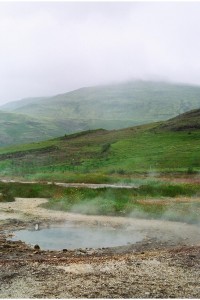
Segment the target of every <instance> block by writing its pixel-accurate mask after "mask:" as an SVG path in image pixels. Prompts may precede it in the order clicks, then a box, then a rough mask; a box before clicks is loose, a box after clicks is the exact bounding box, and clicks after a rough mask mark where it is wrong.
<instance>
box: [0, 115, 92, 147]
mask: <svg viewBox="0 0 200 300" xmlns="http://www.w3.org/2000/svg"><path fill="white" fill-rule="evenodd" d="M83 129H88V126H87V122H82V121H80V120H70V121H69V120H63V121H61V120H55V119H45V118H34V117H31V116H28V115H23V114H19V113H10V112H5V111H0V147H2V146H7V145H16V144H21V143H24V142H26V143H29V142H33V141H41V140H45V139H48V138H52V137H56V136H59V135H61V134H65V133H66V132H73V131H80V130H83Z"/></svg>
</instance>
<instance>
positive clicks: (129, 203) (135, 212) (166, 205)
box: [0, 180, 200, 223]
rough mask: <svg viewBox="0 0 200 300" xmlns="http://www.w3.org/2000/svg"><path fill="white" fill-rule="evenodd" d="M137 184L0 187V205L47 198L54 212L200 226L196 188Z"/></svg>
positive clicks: (162, 184)
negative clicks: (133, 186) (121, 185)
mask: <svg viewBox="0 0 200 300" xmlns="http://www.w3.org/2000/svg"><path fill="white" fill-rule="evenodd" d="M140 183H143V184H142V185H140V186H138V188H132V189H124V188H120V189H119V188H118V189H116V188H99V189H89V188H64V187H60V186H56V185H54V184H53V185H47V184H41V183H40V184H22V183H9V184H8V183H0V193H2V194H4V195H6V193H8V191H9V193H8V194H7V196H8V197H7V199H6V198H4V199H2V200H1V201H11V200H12V199H11V198H10V195H12V197H25V198H33V197H43V198H48V199H49V201H48V202H47V203H45V204H44V205H43V206H44V207H46V208H49V209H54V210H62V211H70V212H75V213H84V214H92V215H95V214H96V215H114V216H116V215H118V216H128V217H139V218H154V219H160V218H162V219H166V220H174V221H184V222H188V223H198V222H200V201H199V199H198V197H199V196H200V186H199V185H197V184H196V185H195V184H171V183H163V182H161V181H156V180H154V181H149V182H148V181H146V180H144V181H141V180H140ZM138 184H139V182H138ZM177 197H179V201H177ZM180 197H187V201H184V200H180ZM181 199H186V198H181ZM27 201H28V200H27ZM30 201H31V200H30Z"/></svg>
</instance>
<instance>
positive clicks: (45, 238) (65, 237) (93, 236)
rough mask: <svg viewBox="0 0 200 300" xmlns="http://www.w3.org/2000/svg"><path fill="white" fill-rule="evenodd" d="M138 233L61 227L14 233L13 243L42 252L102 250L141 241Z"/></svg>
mask: <svg viewBox="0 0 200 300" xmlns="http://www.w3.org/2000/svg"><path fill="white" fill-rule="evenodd" d="M143 238H144V237H143V235H142V234H141V233H140V232H139V231H134V230H131V231H130V230H125V229H114V228H110V227H101V228H100V227H87V226H84V227H83V226H81V227H80V226H79V227H78V226H62V227H50V228H41V229H39V230H35V229H32V230H31V229H29V230H28V229H25V230H19V231H15V232H14V236H13V237H12V238H11V240H13V241H17V240H21V241H23V242H25V243H26V244H30V245H35V244H38V245H39V246H40V248H41V249H42V250H62V249H77V248H103V247H116V246H124V245H127V244H129V243H130V244H134V243H136V242H139V241H141V240H142V239H143Z"/></svg>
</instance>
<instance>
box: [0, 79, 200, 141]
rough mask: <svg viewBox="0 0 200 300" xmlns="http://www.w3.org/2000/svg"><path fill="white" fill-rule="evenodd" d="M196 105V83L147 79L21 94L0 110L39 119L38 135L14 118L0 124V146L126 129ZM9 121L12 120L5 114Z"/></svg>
mask: <svg viewBox="0 0 200 300" xmlns="http://www.w3.org/2000/svg"><path fill="white" fill-rule="evenodd" d="M199 107H200V87H199V86H191V85H181V84H172V83H164V82H146V81H133V82H127V83H121V84H113V85H107V86H98V87H86V88H81V89H79V90H75V91H72V92H69V93H65V94H60V95H57V96H54V97H40V98H29V99H23V100H20V101H14V102H11V103H8V104H6V105H4V106H2V107H1V109H2V110H4V111H8V112H12V113H17V116H19V114H23V115H24V119H26V120H27V118H26V117H25V116H29V118H36V119H37V122H36V123H37V124H38V123H41V124H43V125H42V127H41V135H40V134H39V133H38V125H37V124H36V123H35V125H34V122H33V123H32V125H31V134H30V129H29V127H27V123H26V121H25V126H23V125H22V127H23V130H21V128H20V126H15V125H16V124H15V123H13V124H12V122H11V123H10V125H9V128H10V130H8V129H7V127H6V126H7V125H6V124H4V123H2V124H1V129H0V134H1V133H2V134H1V136H3V137H4V138H3V142H2V143H1V144H0V145H1V146H2V145H11V144H19V143H21V142H24V143H27V142H31V141H40V140H44V139H48V138H52V137H56V136H60V135H63V134H69V133H74V132H78V131H85V130H91V129H97V128H104V129H108V130H112V129H120V128H127V127H130V126H135V125H141V124H147V123H151V122H155V121H161V120H167V119H169V118H172V117H175V116H176V115H179V114H182V113H184V112H186V111H188V110H191V109H197V108H199ZM12 117H13V115H12ZM38 119H39V121H38ZM7 121H8V122H10V119H9V117H8V115H7ZM19 122H21V121H20V120H19ZM30 122H31V120H30ZM4 126H5V128H4ZM12 131H14V132H15V134H14V135H12ZM10 132H11V133H10Z"/></svg>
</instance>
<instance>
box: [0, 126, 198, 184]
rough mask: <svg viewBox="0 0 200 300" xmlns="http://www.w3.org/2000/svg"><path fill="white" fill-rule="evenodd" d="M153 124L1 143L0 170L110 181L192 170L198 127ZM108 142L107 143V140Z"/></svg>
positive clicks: (8, 173) (48, 177)
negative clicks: (181, 128) (7, 145)
mask: <svg viewBox="0 0 200 300" xmlns="http://www.w3.org/2000/svg"><path fill="white" fill-rule="evenodd" d="M152 128H156V125H155V124H154V125H148V126H141V127H136V128H135V127H134V128H128V129H124V130H120V131H101V130H99V131H94V132H93V131H90V132H88V133H86V134H82V135H77V136H73V137H71V138H70V136H67V137H66V138H65V137H64V138H61V139H54V140H49V141H46V142H40V143H34V144H29V145H21V146H17V147H11V148H2V149H1V153H0V174H1V176H8V177H9V176H12V177H24V178H28V179H33V180H34V179H35V180H53V181H64V182H66V181H70V182H72V181H75V182H94V183H98V182H99V183H102V182H113V181H115V180H117V181H120V180H122V181H123V180H124V179H123V178H124V177H126V179H131V177H132V176H134V175H135V174H142V173H143V174H146V175H149V176H151V175H152V174H159V173H166V174H168V173H175V172H176V173H191V172H192V173H195V172H196V173H198V172H199V170H200V157H199V153H200V131H198V130H197V131H193V132H192V134H188V132H186V131H183V132H172V131H162V132H155V131H153V130H152ZM108 145H109V146H108Z"/></svg>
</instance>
